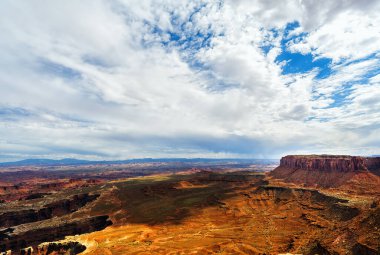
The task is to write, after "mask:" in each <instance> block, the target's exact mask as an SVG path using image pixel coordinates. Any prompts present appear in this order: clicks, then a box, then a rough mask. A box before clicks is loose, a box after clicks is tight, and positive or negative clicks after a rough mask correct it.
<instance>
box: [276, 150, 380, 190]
mask: <svg viewBox="0 0 380 255" xmlns="http://www.w3.org/2000/svg"><path fill="white" fill-rule="evenodd" d="M379 168H380V158H365V157H358V156H338V155H290V156H285V157H283V158H282V159H281V161H280V166H278V167H277V168H276V169H274V170H273V171H272V172H271V173H270V176H272V177H273V178H275V179H280V180H282V181H284V182H289V183H295V184H299V185H303V186H312V187H324V188H338V187H339V188H342V189H346V190H351V189H352V190H354V191H355V192H357V193H368V192H372V193H373V192H379V190H380V177H379V176H377V175H376V171H378V170H380V169H379ZM377 169H378V170H377ZM379 172H380V171H379ZM379 175H380V173H379Z"/></svg>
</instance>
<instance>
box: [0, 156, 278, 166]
mask: <svg viewBox="0 0 380 255" xmlns="http://www.w3.org/2000/svg"><path fill="white" fill-rule="evenodd" d="M176 162H178V163H192V164H194V163H208V164H213V163H215V164H221V163H235V164H273V163H278V162H279V160H277V159H236V158H222V159H214V158H140V159H127V160H111V161H107V160H102V161H92V160H83V159H75V158H64V159H24V160H20V161H14V162H3V163H0V166H3V167H5V166H30V165H33V166H59V165H92V164H102V165H104V164H133V163H176Z"/></svg>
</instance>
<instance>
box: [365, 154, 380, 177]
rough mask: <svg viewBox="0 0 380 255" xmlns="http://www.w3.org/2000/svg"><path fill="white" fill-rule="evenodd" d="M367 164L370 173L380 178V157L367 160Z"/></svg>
mask: <svg viewBox="0 0 380 255" xmlns="http://www.w3.org/2000/svg"><path fill="white" fill-rule="evenodd" d="M365 164H366V166H367V168H368V170H369V171H371V172H373V173H374V174H376V175H379V176H380V157H371V158H366V159H365Z"/></svg>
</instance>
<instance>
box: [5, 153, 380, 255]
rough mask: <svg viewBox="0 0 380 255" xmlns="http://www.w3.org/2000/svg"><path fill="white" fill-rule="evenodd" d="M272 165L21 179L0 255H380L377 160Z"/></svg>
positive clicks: (303, 158)
mask: <svg viewBox="0 0 380 255" xmlns="http://www.w3.org/2000/svg"><path fill="white" fill-rule="evenodd" d="M110 168H112V167H110ZM273 168H274V170H273V171H267V166H263V169H265V171H260V167H259V166H257V165H255V166H251V165H250V164H247V165H238V166H237V165H236V166H231V165H229V166H228V167H220V166H217V167H215V166H208V167H199V166H190V167H189V166H188V165H186V167H184V168H178V171H175V172H173V171H152V172H149V171H148V172H147V171H143V173H144V174H142V175H140V176H139V175H138V174H137V175H135V176H128V177H125V176H124V175H123V171H124V173H125V170H122V169H121V170H120V171H121V173H120V176H119V177H117V178H115V176H117V173H118V171H115V170H112V169H108V170H107V171H110V172H112V175H108V173H107V172H104V173H96V174H94V173H91V174H88V172H87V174H86V172H85V171H81V170H79V169H78V172H74V174H72V176H71V175H70V174H65V173H62V178H61V179H59V178H56V177H54V178H47V179H44V181H43V183H46V184H47V183H64V185H57V187H58V188H57V187H55V185H50V186H48V187H46V186H44V188H41V185H40V184H38V183H37V182H35V181H30V183H29V187H30V189H29V191H28V189H27V187H28V185H27V183H28V182H27V180H28V178H29V179H30V180H36V179H34V178H37V177H38V178H40V176H36V175H33V173H25V174H24V175H23V176H27V175H28V176H29V177H27V178H24V179H23V182H24V183H26V184H24V192H22V193H20V191H19V190H16V189H10V190H7V192H9V193H7V194H11V193H12V192H15V194H18V199H11V198H10V196H8V197H6V196H4V198H7V200H6V201H5V202H4V203H0V254H6V255H10V254H11V255H14V254H17V255H18V254H30V255H42V254H43V255H45V254H52V255H58V254H83V255H90V254H114V255H118V254H120V255H123V254H305V255H314V254H331V255H336V254H349V255H356V254H369V255H375V254H380V191H379V190H378V188H379V184H380V182H379V178H380V177H379V176H378V174H377V173H378V171H379V158H364V157H354V156H331V155H293V156H286V157H283V158H282V159H281V161H280V165H279V166H277V167H276V166H273ZM139 169H141V168H139ZM23 171H25V169H23ZM34 171H36V172H34V173H38V170H34ZM70 171H72V169H70ZM139 171H141V170H139ZM0 172H1V171H0ZM128 172H129V174H130V173H131V172H132V171H131V169H129V170H128ZM55 174H57V173H55ZM7 175H9V177H8V178H7V179H3V180H6V181H7V183H6V185H8V186H11V185H14V184H16V185H17V184H19V180H18V179H17V178H14V177H12V174H11V173H9V172H7ZM78 175H81V176H82V178H78ZM70 176H71V177H72V179H71V184H72V185H68V184H69V183H70ZM96 176H102V178H94V177H96ZM110 176H112V177H110ZM11 177H12V178H14V179H12V178H11ZM74 177H75V178H74ZM12 181H14V182H12ZM37 184H38V185H39V186H36V185H37ZM36 187H37V188H36ZM3 194H4V193H3Z"/></svg>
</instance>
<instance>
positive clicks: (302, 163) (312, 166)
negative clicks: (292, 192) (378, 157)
mask: <svg viewBox="0 0 380 255" xmlns="http://www.w3.org/2000/svg"><path fill="white" fill-rule="evenodd" d="M280 166H282V167H289V168H293V169H304V170H320V171H338V172H366V171H368V169H367V167H366V159H365V158H363V157H356V156H335V155H308V156H298V155H296V156H293V155H291V156H286V157H283V158H282V159H281V161H280Z"/></svg>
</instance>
